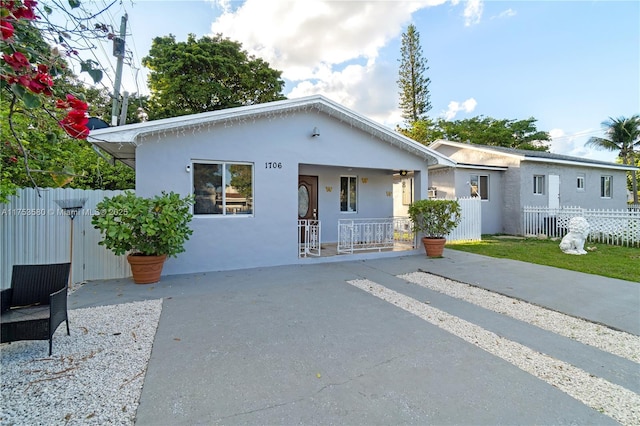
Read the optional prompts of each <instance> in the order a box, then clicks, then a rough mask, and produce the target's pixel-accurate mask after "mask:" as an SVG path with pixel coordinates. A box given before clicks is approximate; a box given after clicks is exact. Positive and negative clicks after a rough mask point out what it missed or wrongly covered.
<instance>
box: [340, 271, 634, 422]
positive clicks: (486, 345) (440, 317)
mask: <svg viewBox="0 0 640 426" xmlns="http://www.w3.org/2000/svg"><path fill="white" fill-rule="evenodd" d="M348 283H349V284H351V285H353V286H355V287H357V288H360V289H361V290H364V291H366V292H368V293H370V294H372V295H374V296H376V297H378V298H380V299H382V300H384V301H387V302H389V303H392V304H394V305H396V306H398V307H399V308H402V309H404V310H406V311H407V312H410V313H412V314H414V315H416V316H418V317H419V318H421V319H423V320H425V321H427V322H429V323H431V324H433V325H435V326H437V327H440V328H442V329H443V330H446V331H448V332H449V333H451V334H453V335H455V336H458V337H460V338H461V339H464V340H465V341H467V342H469V343H471V344H473V345H476V346H478V347H479V348H481V349H483V350H485V351H487V352H489V353H490V354H492V355H495V356H498V357H500V358H502V359H504V360H506V361H508V362H509V363H511V364H513V365H515V366H516V367H518V368H520V369H521V370H523V371H526V372H527V373H529V374H532V375H533V376H535V377H538V378H540V379H542V380H544V381H546V382H547V383H549V384H551V385H553V386H555V387H557V388H558V389H560V390H561V391H563V392H565V393H567V394H569V395H570V396H571V397H573V398H575V399H577V400H578V401H580V402H582V403H583V404H585V405H587V406H588V407H591V408H593V409H595V410H598V411H600V412H602V413H603V414H605V415H607V416H609V417H611V418H613V419H614V420H616V421H618V422H619V423H621V424H623V425H638V424H640V395H638V394H636V393H634V392H632V391H630V390H628V389H626V388H624V387H622V386H619V385H616V384H614V383H611V382H609V381H607V380H604V379H602V378H600V377H595V376H592V375H590V374H589V373H587V372H586V371H584V370H581V369H579V368H577V367H574V366H573V365H571V364H568V363H566V362H563V361H560V360H558V359H555V358H552V357H550V356H548V355H545V354H542V353H540V352H537V351H534V350H532V349H531V348H529V347H527V346H524V345H522V344H519V343H516V342H513V341H511V340H509V339H505V338H503V337H500V336H498V335H497V334H495V333H492V332H490V331H488V330H485V329H484V328H482V327H480V326H478V325H476V324H472V323H470V322H468V321H465V320H463V319H461V318H458V317H456V316H453V315H451V314H449V313H447V312H444V311H441V310H439V309H436V308H433V307H431V306H429V305H427V304H426V303H423V302H420V301H418V300H415V299H413V298H411V297H408V296H405V295H403V294H400V293H397V292H395V291H393V290H390V289H388V288H386V287H383V286H381V285H379V284H376V283H374V282H373V281H369V280H353V281H348Z"/></svg>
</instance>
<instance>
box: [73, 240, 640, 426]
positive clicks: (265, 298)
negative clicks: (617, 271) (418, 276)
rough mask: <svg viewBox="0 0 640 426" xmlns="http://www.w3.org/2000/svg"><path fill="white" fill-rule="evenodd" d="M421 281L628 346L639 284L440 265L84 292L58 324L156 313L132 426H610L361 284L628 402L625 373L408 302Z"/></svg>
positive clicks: (294, 270)
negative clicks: (546, 311) (607, 330)
mask: <svg viewBox="0 0 640 426" xmlns="http://www.w3.org/2000/svg"><path fill="white" fill-rule="evenodd" d="M417 270H425V271H427V272H430V273H434V274H437V275H442V276H445V277H448V278H451V279H454V280H457V281H462V282H466V283H469V284H473V285H478V286H480V287H484V288H487V289H490V290H493V291H497V292H500V293H502V294H505V295H509V296H512V297H516V298H518V299H522V300H526V301H529V302H532V303H535V304H537V305H541V306H546V307H549V308H551V309H554V310H558V311H561V312H564V313H567V314H570V315H574V316H579V317H582V318H586V319H589V320H592V321H595V322H598V323H602V324H606V325H608V326H610V327H612V328H616V329H620V330H624V331H627V332H630V333H633V334H636V335H640V284H638V283H632V282H627V281H621V280H614V279H608V278H603V277H599V276H595V275H587V274H580V273H575V272H569V271H564V270H559V269H555V268H548V267H544V266H538V265H531V264H527V263H522V262H515V261H507V260H500V259H493V258H488V257H484V256H477V255H472V254H467V253H463V252H458V251H453V250H446V251H445V257H444V258H442V259H428V258H426V257H425V256H423V255H412V256H403V257H396V258H385V259H375V260H365V261H355V262H340V263H320V264H312V265H293V266H283V267H274V268H259V269H250V270H241V271H226V272H214V273H205V274H191V275H180V276H167V277H163V279H162V281H161V282H160V283H157V284H153V285H143V286H141V285H135V284H133V283H132V282H131V281H130V280H109V281H101V282H91V283H88V284H86V285H85V286H83V287H82V288H81V289H79V290H78V291H76V292H75V293H73V294H72V295H71V296H70V297H69V303H70V308H71V309H73V308H81V307H89V306H96V305H104V304H113V303H125V302H130V301H136V300H145V299H155V298H163V299H164V304H163V311H162V315H161V319H160V324H159V327H158V331H157V335H156V339H155V342H154V347H153V351H152V355H151V360H150V362H149V366H148V370H147V374H146V378H145V383H144V387H143V391H142V396H141V401H140V406H139V408H138V412H137V424H140V425H157V424H185V425H186V424H294V423H295V424H354V425H356V424H357V425H360V424H401V423H409V424H498V423H502V424H533V423H536V424H563V423H572V424H615V422H614V421H613V419H611V418H610V417H607V416H605V415H603V414H601V413H599V412H598V411H596V410H594V409H592V408H589V407H587V406H586V405H584V404H582V403H581V402H579V401H577V400H575V399H573V398H571V397H570V396H569V395H567V394H565V393H563V392H561V391H560V390H558V389H557V388H556V387H554V386H551V385H549V384H548V383H546V382H544V381H542V380H539V379H537V378H536V377H534V376H532V375H530V374H528V373H525V372H524V371H522V370H520V369H518V368H517V367H515V366H513V365H512V364H510V363H508V362H505V361H504V360H502V359H501V358H498V357H495V356H492V355H490V354H489V353H487V352H485V351H483V350H481V349H479V348H478V347H476V346H474V345H473V344H470V343H467V342H465V341H463V340H461V339H459V338H457V337H455V336H453V335H451V334H449V333H447V332H445V331H443V330H442V329H439V328H438V327H434V326H431V325H429V324H427V323H425V322H424V321H422V320H420V319H419V318H417V317H415V316H414V315H411V314H409V313H407V312H405V311H403V310H401V309H398V308H397V307H395V306H393V305H391V304H389V303H386V302H383V301H381V300H379V299H377V298H375V297H372V296H371V295H369V294H367V293H365V292H363V291H361V290H359V289H357V288H354V287H352V286H350V285H348V284H346V281H348V280H353V279H359V278H367V279H369V280H371V281H374V282H377V283H379V284H381V285H384V286H386V287H388V288H390V289H393V290H395V291H398V292H402V293H404V294H407V295H410V296H411V297H414V298H416V299H417V300H429V301H430V303H431V306H434V307H436V308H437V309H441V310H443V311H445V312H448V313H450V314H452V315H455V316H458V317H460V318H463V319H466V320H467V321H471V322H473V323H475V324H478V325H480V326H482V327H483V328H485V329H487V330H490V331H493V332H494V333H496V334H498V335H500V336H504V337H506V338H508V339H512V340H514V341H518V342H520V343H521V344H523V345H527V346H529V347H531V348H533V349H535V350H537V351H540V352H543V353H546V354H549V355H550V356H552V357H556V358H558V359H562V360H565V361H567V362H569V363H571V364H572V365H575V366H577V367H579V368H581V369H583V370H585V371H588V372H589V373H590V374H592V375H594V376H597V377H602V378H604V379H606V380H608V381H611V382H612V383H615V384H617V385H619V386H623V387H625V388H627V389H630V390H631V391H633V392H635V393H640V371H639V370H640V369H639V368H638V364H637V363H634V362H631V361H628V360H625V359H622V358H619V357H617V356H614V355H611V354H609V353H607V352H603V351H600V350H598V349H594V348H591V347H588V346H586V345H583V344H581V343H578V342H575V341H573V340H570V339H566V338H563V337H561V336H558V335H555V334H553V333H550V332H545V331H543V330H541V329H539V328H537V327H534V326H532V325H530V324H527V323H522V322H520V321H517V320H514V319H511V318H507V317H505V316H503V315H501V314H497V313H494V312H491V311H487V310H484V309H482V308H479V307H477V306H475V305H471V304H469V303H466V302H463V301H460V300H458V299H454V298H451V297H448V296H444V295H441V294H439V293H435V292H433V291H429V290H427V289H424V288H419V287H417V286H408V285H407V284H406V282H404V281H403V280H400V279H399V278H397V275H399V274H403V273H407V272H414V271H417Z"/></svg>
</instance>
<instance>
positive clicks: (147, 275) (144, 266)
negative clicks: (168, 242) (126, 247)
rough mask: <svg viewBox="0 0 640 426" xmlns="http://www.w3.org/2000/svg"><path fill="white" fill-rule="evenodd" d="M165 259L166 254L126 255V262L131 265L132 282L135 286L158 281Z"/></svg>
mask: <svg viewBox="0 0 640 426" xmlns="http://www.w3.org/2000/svg"><path fill="white" fill-rule="evenodd" d="M166 259H167V255H166V254H163V255H162V256H144V255H137V254H133V255H132V254H130V255H128V256H127V260H128V261H129V265H131V274H133V282H134V283H136V284H151V283H157V282H158V281H160V274H161V273H162V267H163V266H164V261H165V260H166Z"/></svg>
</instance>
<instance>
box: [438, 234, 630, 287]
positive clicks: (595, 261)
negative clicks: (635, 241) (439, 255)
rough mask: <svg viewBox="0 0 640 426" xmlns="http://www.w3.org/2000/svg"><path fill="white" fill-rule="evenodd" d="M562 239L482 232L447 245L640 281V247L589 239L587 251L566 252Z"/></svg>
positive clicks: (505, 257)
mask: <svg viewBox="0 0 640 426" xmlns="http://www.w3.org/2000/svg"><path fill="white" fill-rule="evenodd" d="M559 243H560V242H559V241H551V240H539V239H535V238H525V239H519V238H507V237H498V236H493V235H483V236H482V241H476V242H468V243H450V244H449V243H448V244H447V248H450V249H454V250H460V251H466V252H469V253H475V254H481V255H484V256H490V257H499V258H503V259H513V260H521V261H523V262H529V263H536V264H539V265H547V266H554V267H556V268H562V269H569V270H572V271H578V272H584V273H587V274H595V275H601V276H603V277H610V278H618V279H621V280H626V281H633V282H640V248H637V247H621V246H612V245H606V244H600V243H592V242H587V243H586V244H585V249H586V248H587V247H589V248H591V247H595V250H593V251H589V253H587V254H586V255H582V256H576V255H570V254H565V253H563V252H562V251H561V250H560V248H559V247H558V244H559Z"/></svg>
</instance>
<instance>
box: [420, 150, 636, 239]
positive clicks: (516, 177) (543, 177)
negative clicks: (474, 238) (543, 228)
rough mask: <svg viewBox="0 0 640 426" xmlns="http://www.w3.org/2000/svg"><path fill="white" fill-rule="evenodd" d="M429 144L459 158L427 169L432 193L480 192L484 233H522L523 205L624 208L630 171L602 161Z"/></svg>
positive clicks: (440, 196)
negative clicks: (451, 165)
mask: <svg viewBox="0 0 640 426" xmlns="http://www.w3.org/2000/svg"><path fill="white" fill-rule="evenodd" d="M429 147H430V148H431V149H433V150H434V151H436V152H439V153H440V154H442V155H445V156H447V157H448V158H450V159H452V160H454V161H455V162H456V167H455V168H440V169H432V170H431V171H430V172H429V185H430V188H431V195H432V196H435V197H438V198H454V197H462V196H469V195H472V196H479V197H480V198H481V199H482V233H483V234H498V233H506V234H512V235H521V234H522V229H521V228H522V211H523V207H524V206H540V207H542V206H548V207H551V208H558V207H560V206H577V207H582V208H584V209H626V207H627V181H626V172H627V171H631V170H637V168H635V167H633V166H625V165H623V164H616V163H610V162H604V161H597V160H590V159H584V158H577V157H571V156H566V155H559V154H552V153H549V152H540V151H528V150H519V149H512V148H502V147H495V146H485V145H475V144H466V143H459V142H451V141H445V140H438V141H435V142H433V143H432V144H431V145H429Z"/></svg>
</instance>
